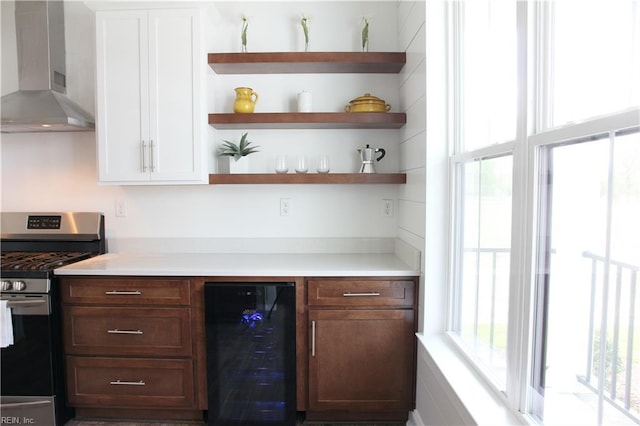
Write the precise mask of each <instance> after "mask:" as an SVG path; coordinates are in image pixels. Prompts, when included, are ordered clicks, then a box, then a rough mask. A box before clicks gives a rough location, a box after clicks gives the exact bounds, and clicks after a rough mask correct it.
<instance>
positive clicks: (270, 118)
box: [209, 112, 407, 129]
mask: <svg viewBox="0 0 640 426" xmlns="http://www.w3.org/2000/svg"><path fill="white" fill-rule="evenodd" d="M406 122H407V115H406V114H405V113H400V112H265V113H253V114H236V113H224V114H209V124H210V125H212V126H213V127H215V128H216V129H399V128H401V127H402V126H404V125H405V124H406Z"/></svg>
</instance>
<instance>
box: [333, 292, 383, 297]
mask: <svg viewBox="0 0 640 426" xmlns="http://www.w3.org/2000/svg"><path fill="white" fill-rule="evenodd" d="M342 296H343V297H371V296H380V293H378V292H377V291H372V292H370V293H342Z"/></svg>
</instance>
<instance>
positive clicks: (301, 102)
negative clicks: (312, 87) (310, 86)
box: [298, 91, 312, 112]
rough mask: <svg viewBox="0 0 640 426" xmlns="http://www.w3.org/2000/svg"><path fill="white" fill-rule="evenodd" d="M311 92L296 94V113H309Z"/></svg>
mask: <svg viewBox="0 0 640 426" xmlns="http://www.w3.org/2000/svg"><path fill="white" fill-rule="evenodd" d="M311 109H312V108H311V92H307V91H303V92H300V93H298V112H311Z"/></svg>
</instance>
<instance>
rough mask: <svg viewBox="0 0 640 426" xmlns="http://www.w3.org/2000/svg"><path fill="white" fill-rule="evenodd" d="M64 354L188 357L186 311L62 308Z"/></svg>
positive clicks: (189, 343)
mask: <svg viewBox="0 0 640 426" xmlns="http://www.w3.org/2000/svg"><path fill="white" fill-rule="evenodd" d="M62 311H63V312H62V318H63V327H64V344H65V353H67V354H75V355H94V354H101V355H138V356H190V355H191V352H192V341H191V336H192V332H191V310H190V309H189V308H142V307H128V308H115V307H94V306H91V307H87V306H64V307H63V308H62Z"/></svg>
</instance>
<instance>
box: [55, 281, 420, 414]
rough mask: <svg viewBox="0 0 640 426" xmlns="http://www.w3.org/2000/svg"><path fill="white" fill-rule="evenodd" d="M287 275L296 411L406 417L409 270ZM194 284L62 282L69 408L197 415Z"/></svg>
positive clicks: (202, 388)
mask: <svg viewBox="0 0 640 426" xmlns="http://www.w3.org/2000/svg"><path fill="white" fill-rule="evenodd" d="M206 279H207V280H213V281H215V280H216V278H206ZM269 279H271V280H273V279H274V278H273V277H251V278H249V280H254V281H260V280H269ZM289 279H291V280H294V281H295V282H296V329H297V332H296V344H297V348H296V357H297V360H296V368H297V374H296V378H297V379H296V380H297V409H298V411H305V412H306V419H307V420H309V421H319V422H322V421H324V422H331V421H364V422H366V421H394V422H404V421H406V420H407V418H408V415H409V412H410V411H411V410H412V409H413V408H414V407H415V374H416V337H415V331H416V318H417V306H416V301H417V294H416V293H417V283H418V281H417V278H416V277H403V278H397V277H362V278H354V277H344V278H335V277H332V278H329V277H321V278H302V277H298V278H291V277H290V278H289ZM224 280H225V282H227V281H234V279H230V278H229V277H225V278H224ZM238 281H239V282H241V281H242V282H244V281H247V277H244V278H242V277H239V278H238ZM203 287H204V279H203V278H201V277H199V278H191V279H189V278H187V279H185V278H180V277H173V278H172V277H169V278H162V277H125V276H123V277H98V276H96V277H64V278H62V279H61V295H62V317H63V338H64V339H63V340H64V349H65V359H66V377H67V397H68V401H69V404H70V405H71V406H73V407H74V408H75V410H76V417H78V418H112V419H124V418H130V419H135V418H137V419H157V420H186V419H188V420H202V419H203V416H204V412H205V410H206V409H207V402H206V401H207V391H208V390H207V388H206V386H207V385H206V383H207V380H206V363H205V360H206V352H205V342H204V339H205V333H204V307H203V303H204V294H203Z"/></svg>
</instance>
